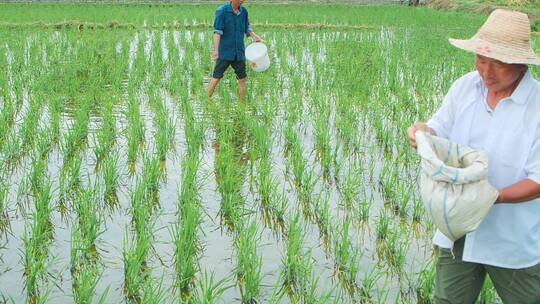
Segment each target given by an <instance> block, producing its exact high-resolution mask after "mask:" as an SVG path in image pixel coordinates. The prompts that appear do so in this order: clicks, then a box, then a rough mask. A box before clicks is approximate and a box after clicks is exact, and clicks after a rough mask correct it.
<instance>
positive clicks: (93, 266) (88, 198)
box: [70, 186, 108, 303]
mask: <svg viewBox="0 0 540 304" xmlns="http://www.w3.org/2000/svg"><path fill="white" fill-rule="evenodd" d="M96 191H97V189H96V188H95V187H92V186H90V187H89V188H87V189H81V191H80V192H79V193H78V197H77V202H76V204H75V206H74V209H75V212H76V219H75V221H74V224H73V226H72V229H71V252H70V260H71V268H70V272H71V279H72V281H71V284H72V288H73V297H74V301H75V303H93V302H94V297H95V289H96V286H97V284H98V281H99V279H100V277H101V273H102V272H103V270H102V269H103V267H102V266H101V265H100V262H99V253H98V250H97V247H96V242H97V238H98V237H99V235H100V234H101V233H102V232H103V230H102V228H101V226H102V223H103V221H104V220H103V218H102V216H101V212H100V210H99V200H98V197H97V193H96ZM107 293H108V289H106V290H105V292H104V293H103V294H102V295H101V296H100V297H99V298H98V299H97V303H105V300H106V297H107Z"/></svg>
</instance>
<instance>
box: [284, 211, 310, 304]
mask: <svg viewBox="0 0 540 304" xmlns="http://www.w3.org/2000/svg"><path fill="white" fill-rule="evenodd" d="M287 228H288V230H287V234H286V244H285V245H286V249H285V256H284V257H283V269H282V271H281V275H280V276H281V279H282V280H283V292H286V293H287V295H288V296H289V298H290V299H291V302H293V303H305V302H306V301H307V299H308V298H313V297H314V294H313V288H314V287H313V285H314V284H315V283H314V280H315V278H314V276H313V260H312V254H311V250H305V249H304V248H303V243H304V231H303V228H302V222H301V220H300V214H299V213H295V214H294V215H293V216H292V218H291V220H290V221H289V225H288V227H287Z"/></svg>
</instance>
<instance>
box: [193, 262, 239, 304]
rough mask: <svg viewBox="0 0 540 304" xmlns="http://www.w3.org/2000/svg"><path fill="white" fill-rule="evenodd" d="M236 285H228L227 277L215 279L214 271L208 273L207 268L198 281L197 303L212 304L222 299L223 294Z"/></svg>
mask: <svg viewBox="0 0 540 304" xmlns="http://www.w3.org/2000/svg"><path fill="white" fill-rule="evenodd" d="M233 286H234V285H227V278H223V279H221V280H219V281H216V280H215V277H214V272H211V273H208V272H207V271H206V270H205V271H204V272H203V273H202V275H201V278H200V279H199V280H198V281H197V294H198V298H197V303H200V304H212V303H216V302H218V301H220V300H221V297H222V295H223V294H224V293H225V292H226V291H227V290H228V289H230V288H232V287H233Z"/></svg>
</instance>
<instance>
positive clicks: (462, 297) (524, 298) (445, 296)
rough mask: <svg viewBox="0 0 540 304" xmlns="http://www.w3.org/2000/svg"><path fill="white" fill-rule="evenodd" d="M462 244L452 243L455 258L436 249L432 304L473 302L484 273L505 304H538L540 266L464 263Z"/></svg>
mask: <svg viewBox="0 0 540 304" xmlns="http://www.w3.org/2000/svg"><path fill="white" fill-rule="evenodd" d="M464 243H465V238H464V237H463V238H461V239H459V240H457V241H456V242H455V243H454V248H453V253H454V255H452V252H451V251H450V250H449V249H445V248H438V247H437V251H438V260H437V266H436V277H435V295H434V302H435V304H447V303H456V304H473V303H475V301H476V299H477V298H478V295H479V294H480V290H481V289H482V285H483V284H484V280H485V278H486V274H488V275H489V277H490V278H491V281H492V282H493V286H495V290H496V291H497V294H498V295H499V297H500V298H501V299H502V301H503V302H504V303H505V304H521V303H523V304H529V303H530V304H538V303H540V264H538V265H535V266H532V267H528V268H523V269H509V268H501V267H494V266H489V265H484V264H478V263H470V262H464V261H463V260H462V256H463V245H464Z"/></svg>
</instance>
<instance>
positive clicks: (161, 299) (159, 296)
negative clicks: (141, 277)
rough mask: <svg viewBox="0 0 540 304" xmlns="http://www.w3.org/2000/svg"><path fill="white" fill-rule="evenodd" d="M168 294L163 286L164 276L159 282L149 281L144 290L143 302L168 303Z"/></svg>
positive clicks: (149, 303)
mask: <svg viewBox="0 0 540 304" xmlns="http://www.w3.org/2000/svg"><path fill="white" fill-rule="evenodd" d="M167 299H168V295H167V293H166V290H165V289H164V288H163V278H162V279H161V280H160V281H159V282H157V283H154V282H148V283H147V284H145V285H144V289H143V290H142V297H141V303H148V304H159V303H166V302H167Z"/></svg>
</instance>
